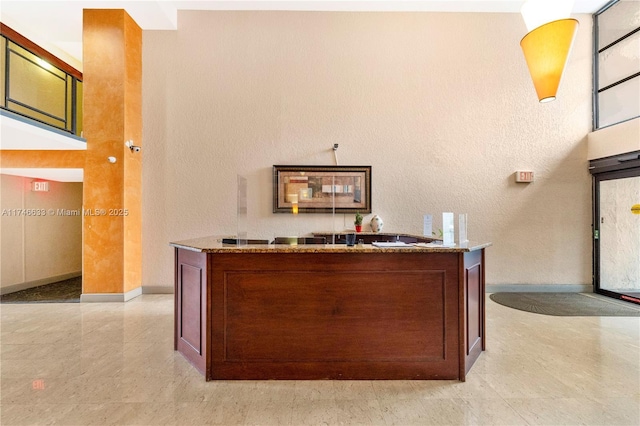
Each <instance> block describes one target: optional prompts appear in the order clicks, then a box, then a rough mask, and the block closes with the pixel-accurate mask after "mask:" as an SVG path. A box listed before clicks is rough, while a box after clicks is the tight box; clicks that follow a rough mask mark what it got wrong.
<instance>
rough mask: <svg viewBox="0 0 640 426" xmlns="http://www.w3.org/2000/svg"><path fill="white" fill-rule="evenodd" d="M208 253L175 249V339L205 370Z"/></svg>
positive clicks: (198, 367)
mask: <svg viewBox="0 0 640 426" xmlns="http://www.w3.org/2000/svg"><path fill="white" fill-rule="evenodd" d="M207 288H208V287H207V254H206V253H199V252H193V251H189V250H182V249H176V287H175V302H176V315H175V343H174V346H175V348H176V350H177V351H179V352H180V353H182V354H183V355H184V356H185V358H186V359H187V360H188V361H189V362H190V363H191V364H193V366H194V367H196V368H197V369H198V370H199V371H200V372H201V373H202V374H206V368H207V351H208V348H207V344H208V342H207V327H208V326H207V310H208V304H207V302H208V301H207Z"/></svg>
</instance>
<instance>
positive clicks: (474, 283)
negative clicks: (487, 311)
mask: <svg viewBox="0 0 640 426" xmlns="http://www.w3.org/2000/svg"><path fill="white" fill-rule="evenodd" d="M466 274H467V279H466V286H467V355H469V354H470V353H471V351H472V350H473V349H474V346H475V345H477V344H480V341H481V338H482V317H481V312H480V297H481V296H482V295H481V294H480V289H481V286H480V265H479V264H477V265H474V266H472V267H471V268H467V269H466Z"/></svg>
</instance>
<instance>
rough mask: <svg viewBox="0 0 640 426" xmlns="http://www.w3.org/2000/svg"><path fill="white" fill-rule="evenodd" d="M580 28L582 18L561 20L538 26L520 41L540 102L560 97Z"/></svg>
mask: <svg viewBox="0 0 640 426" xmlns="http://www.w3.org/2000/svg"><path fill="white" fill-rule="evenodd" d="M577 30H578V21H576V20H575V19H561V20H559V21H553V22H549V23H548V24H544V25H542V26H540V27H538V28H536V29H534V30H533V31H531V32H530V33H529V34H527V35H526V36H524V38H523V39H522V41H520V47H522V51H523V52H524V57H525V59H526V61H527V66H528V67H529V73H530V74H531V78H532V79H533V85H534V86H535V88H536V92H537V93H538V99H539V100H540V102H549V101H552V100H554V99H555V98H556V92H557V91H558V86H559V85H560V80H561V79H562V74H563V72H564V67H565V65H566V63H567V58H568V57H569V52H570V51H571V46H572V45H573V39H574V38H575V35H576V31H577Z"/></svg>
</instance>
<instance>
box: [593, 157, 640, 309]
mask: <svg viewBox="0 0 640 426" xmlns="http://www.w3.org/2000/svg"><path fill="white" fill-rule="evenodd" d="M589 172H590V173H591V175H592V176H593V178H592V197H593V200H592V206H593V218H592V225H591V226H592V228H593V233H592V243H593V268H592V270H593V290H594V292H595V293H597V294H602V295H604V296H608V297H612V298H615V299H621V300H626V301H629V302H633V303H638V304H640V299H637V298H634V297H630V296H626V295H624V294H621V293H616V292H614V291H611V290H606V289H602V288H600V182H602V181H608V180H615V179H623V178H629V177H640V151H634V152H631V153H626V154H620V155H615V156H612V157H606V158H599V159H597V160H591V161H590V162H589Z"/></svg>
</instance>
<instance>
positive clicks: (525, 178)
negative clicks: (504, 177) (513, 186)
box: [516, 170, 533, 183]
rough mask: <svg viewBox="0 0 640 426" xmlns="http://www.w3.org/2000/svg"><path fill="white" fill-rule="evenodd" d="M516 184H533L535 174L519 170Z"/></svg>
mask: <svg viewBox="0 0 640 426" xmlns="http://www.w3.org/2000/svg"><path fill="white" fill-rule="evenodd" d="M516 182H522V183H531V182H533V172H531V171H524V170H518V171H517V172H516Z"/></svg>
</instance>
